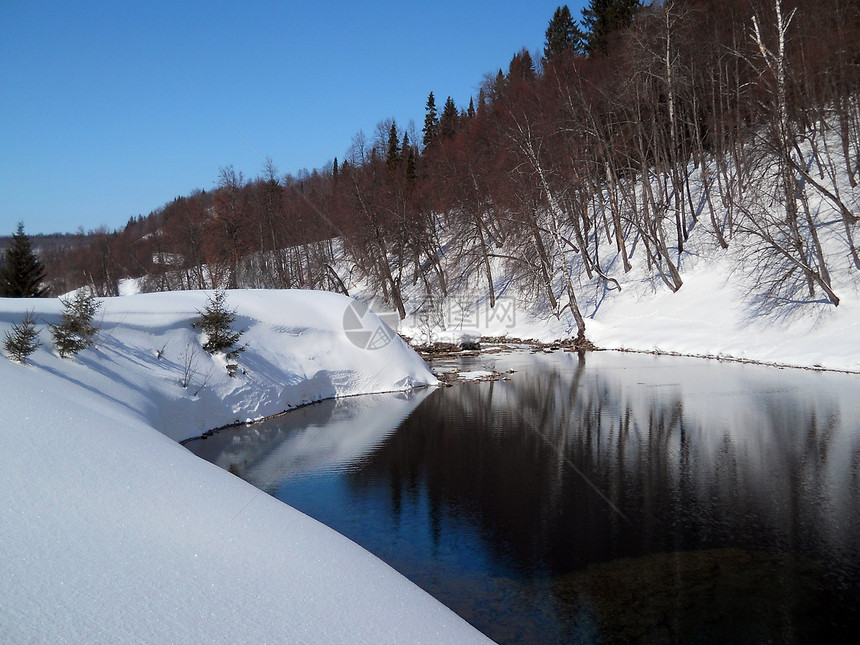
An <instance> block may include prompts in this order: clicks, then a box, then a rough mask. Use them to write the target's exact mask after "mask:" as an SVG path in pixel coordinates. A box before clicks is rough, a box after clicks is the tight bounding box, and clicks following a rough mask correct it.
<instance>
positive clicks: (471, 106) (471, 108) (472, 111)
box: [466, 98, 475, 119]
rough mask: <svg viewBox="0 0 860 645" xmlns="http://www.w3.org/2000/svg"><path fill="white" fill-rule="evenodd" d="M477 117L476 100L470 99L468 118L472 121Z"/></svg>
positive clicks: (467, 111)
mask: <svg viewBox="0 0 860 645" xmlns="http://www.w3.org/2000/svg"><path fill="white" fill-rule="evenodd" d="M473 116H475V99H473V98H469V109H468V110H466V118H468V119H471V118H472V117H473Z"/></svg>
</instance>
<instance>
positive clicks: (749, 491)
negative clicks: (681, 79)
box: [186, 351, 860, 643]
mask: <svg viewBox="0 0 860 645" xmlns="http://www.w3.org/2000/svg"><path fill="white" fill-rule="evenodd" d="M433 367H434V369H435V370H436V371H437V372H444V371H447V370H450V369H454V368H458V369H460V370H489V371H492V370H495V371H497V372H498V373H500V377H499V379H498V380H495V381H489V382H470V383H464V384H456V385H454V386H453V387H442V388H433V389H426V390H419V391H416V392H413V393H411V394H410V395H405V394H388V395H373V396H365V397H355V398H349V399H341V400H337V401H327V402H323V403H320V404H317V405H313V406H309V407H306V408H302V409H299V410H296V411H294V412H291V413H289V414H287V415H285V416H282V417H279V418H276V419H271V420H269V421H265V422H261V423H258V424H253V425H250V426H246V427H241V428H233V429H228V430H224V431H220V432H218V433H216V434H215V435H213V436H211V437H209V438H207V439H205V440H195V441H192V442H189V443H187V444H186V445H187V447H188V448H189V449H190V450H192V451H193V452H195V453H196V454H198V455H199V456H201V457H203V458H205V459H208V460H209V461H212V462H214V463H216V464H219V465H220V466H222V467H224V468H225V469H227V470H230V471H231V472H233V473H234V474H236V475H238V476H239V477H242V478H244V479H246V480H247V481H249V482H251V483H253V484H254V485H255V486H257V487H259V488H261V489H262V490H264V491H266V492H267V493H269V494H271V495H273V496H275V497H277V498H278V499H281V500H283V501H284V502H286V503H288V504H290V505H291V506H293V507H295V508H297V509H299V510H301V511H303V512H305V513H307V514H308V515H310V516H312V517H314V518H316V519H318V520H319V521H321V522H323V523H324V524H326V525H328V526H330V527H332V528H334V529H335V530H337V531H339V532H340V533H342V534H344V535H346V536H347V537H349V538H350V539H352V540H353V541H355V542H357V543H358V544H360V545H361V546H363V547H365V548H366V549H368V550H369V551H371V552H372V553H374V554H375V555H377V556H379V557H380V558H381V559H382V560H384V561H386V562H387V563H389V564H390V565H391V566H393V567H394V568H395V569H397V570H398V571H400V572H401V573H403V574H404V575H405V576H407V577H408V578H410V579H411V580H413V581H414V582H415V583H416V584H418V585H419V586H421V587H422V588H424V589H426V590H427V591H428V592H429V593H431V594H432V595H433V596H435V597H436V598H438V599H439V600H441V601H442V602H443V603H445V604H446V605H448V606H449V607H451V608H452V609H453V610H454V611H456V612H457V613H459V614H460V615H461V616H463V617H464V618H465V619H466V620H468V621H469V622H471V623H472V624H473V625H475V626H476V627H477V628H478V629H480V630H482V631H483V632H484V633H486V634H487V635H488V636H490V637H491V638H493V639H495V640H496V641H498V642H501V643H516V642H523V643H532V642H540V643H553V642H559V643H562V642H629V641H636V640H639V641H640V642H692V641H695V642H712V643H722V642H763V641H776V642H806V641H810V640H813V639H814V640H818V641H819V642H822V639H823V640H827V639H828V637H831V638H835V637H838V636H840V635H843V634H845V633H850V631H853V630H854V629H855V628H856V627H857V626H858V624H860V513H858V511H860V376H857V375H846V374H834V373H821V372H810V371H805V370H796V369H777V368H772V367H764V366H756V365H740V364H736V363H721V362H718V361H707V360H700V359H691V358H677V357H657V356H648V355H637V354H623V353H613V352H595V353H589V354H586V355H582V356H580V355H577V354H575V353H567V352H562V351H557V352H552V353H544V352H537V353H535V352H529V351H518V352H510V353H500V354H485V355H480V356H477V357H472V358H464V359H452V360H448V361H445V362H439V363H436V364H434V365H433ZM503 379H504V380H503Z"/></svg>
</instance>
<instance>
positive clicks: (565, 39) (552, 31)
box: [543, 5, 585, 60]
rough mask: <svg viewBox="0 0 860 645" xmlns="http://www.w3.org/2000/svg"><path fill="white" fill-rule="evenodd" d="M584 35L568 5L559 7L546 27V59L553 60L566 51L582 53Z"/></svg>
mask: <svg viewBox="0 0 860 645" xmlns="http://www.w3.org/2000/svg"><path fill="white" fill-rule="evenodd" d="M584 37H585V35H584V34H583V33H582V31H581V30H580V28H579V27H578V26H577V24H576V21H575V20H574V19H573V17H572V16H571V15H570V9H569V8H568V6H567V5H564V6H563V7H558V8H557V9H556V10H555V13H554V14H553V16H552V20H550V21H549V26H548V27H547V29H546V43H545V45H544V48H543V57H544V60H552V59H553V58H555V57H556V56H558V55H559V54H561V53H562V52H566V51H573V52H576V53H582V51H583V50H584V48H585V42H584Z"/></svg>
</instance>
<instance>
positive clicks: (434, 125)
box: [422, 92, 439, 148]
mask: <svg viewBox="0 0 860 645" xmlns="http://www.w3.org/2000/svg"><path fill="white" fill-rule="evenodd" d="M425 110H426V111H427V113H426V115H425V116H424V128H423V130H422V131H423V132H424V141H423V143H424V147H425V148H426V147H427V146H429V145H430V143H431V142H432V141H433V139H435V138H436V132H437V130H438V128H439V117H438V114H437V112H436V98H435V97H434V96H433V92H430V96H428V97H427V105H426V107H425Z"/></svg>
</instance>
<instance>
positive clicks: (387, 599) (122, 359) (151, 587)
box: [0, 291, 483, 643]
mask: <svg viewBox="0 0 860 645" xmlns="http://www.w3.org/2000/svg"><path fill="white" fill-rule="evenodd" d="M205 302H206V297H205V294H203V293H200V292H185V293H168V294H152V295H141V296H130V297H125V298H116V299H109V300H106V301H104V306H103V309H102V310H101V312H100V314H99V319H100V324H101V333H100V335H99V338H98V341H97V344H96V346H95V347H94V348H92V349H87V350H84V351H83V352H82V353H81V354H79V355H78V356H77V357H76V358H68V359H60V358H59V357H58V356H56V355H55V354H54V353H53V352H52V350H51V347H50V335H49V333H48V331H47V330H46V329H45V327H44V324H45V323H50V322H55V321H56V320H57V319H58V317H59V311H60V306H59V303H58V302H56V301H50V300H20V299H16V300H13V299H0V332H2V331H7V330H9V329H10V327H11V325H12V324H14V323H18V322H20V320H21V318H23V316H24V313H25V311H26V310H30V309H35V313H36V315H37V317H38V318H39V321H40V323H41V325H42V332H41V340H42V343H43V346H42V347H41V348H40V349H38V350H37V351H36V353H34V354H33V355H32V356H31V359H30V362H29V364H28V365H18V364H15V363H13V362H11V361H8V360H5V359H4V360H0V388H2V391H3V398H2V402H0V414H2V418H3V430H2V434H0V436H2V438H3V446H4V447H3V450H2V451H0V473H2V474H0V495H2V498H3V499H4V502H3V504H2V507H0V544H2V545H3V558H2V561H0V579H2V580H3V582H4V584H3V586H2V590H0V633H2V634H3V639H4V641H6V642H31V641H32V642H51V643H62V642H74V643H79V642H89V643H98V642H102V643H116V642H126V641H135V642H199V643H202V642H255V643H257V642H279V643H280V642H314V643H318V642H339V643H343V642H367V643H379V642H390V643H403V642H480V641H481V640H483V639H482V636H481V635H480V634H479V633H477V632H476V631H475V630H473V629H472V628H471V627H470V626H469V625H467V624H466V623H465V622H464V621H462V620H461V619H460V618H459V617H457V616H456V615H455V614H453V613H452V612H451V611H449V610H448V609H446V608H445V607H444V606H442V605H441V604H440V603H438V602H437V601H435V600H434V599H433V598H431V597H430V596H428V595H427V594H426V593H424V592H423V591H421V590H420V589H418V588H417V587H415V586H414V585H413V584H412V583H410V582H409V581H407V580H406V579H405V578H403V577H402V576H401V575H400V574H398V573H396V572H395V571H394V570H392V569H390V568H389V567H388V566H387V565H385V564H383V563H382V562H381V561H379V560H377V559H376V558H375V557H373V556H371V555H370V554H368V553H367V552H365V551H364V550H362V549H361V548H359V547H357V546H356V545H354V544H353V543H351V542H349V541H348V540H346V539H345V538H343V537H341V536H339V535H337V534H336V533H334V532H333V531H331V530H330V529H328V528H326V527H324V526H322V525H320V524H319V523H317V522H315V521H313V520H311V519H309V518H308V517H306V516H304V515H302V514H301V513H298V512H297V511H294V510H293V509H291V508H289V507H287V506H285V505H284V504H282V503H280V502H278V501H276V500H274V499H272V498H270V497H269V496H268V495H265V494H262V493H260V492H259V491H258V490H257V489H255V488H254V487H252V486H251V485H249V484H247V483H245V482H243V481H241V480H239V479H237V478H235V477H233V476H232V475H230V474H228V473H227V472H225V471H223V470H221V469H220V468H217V467H215V466H213V465H211V464H209V463H206V462H203V461H202V460H200V459H198V458H197V457H195V456H193V455H192V454H191V453H189V452H188V451H187V450H186V449H185V448H183V447H182V446H180V445H179V444H177V443H176V442H175V441H172V440H170V439H168V438H167V437H166V436H165V434H166V435H167V436H168V437H171V438H173V439H180V438H184V437H188V436H193V435H196V434H199V433H200V431H201V430H205V429H208V428H211V427H214V426H218V425H223V424H226V423H231V422H233V421H235V420H236V419H245V418H253V417H259V416H263V415H267V414H272V413H276V412H279V411H280V410H283V409H285V408H287V407H290V406H293V405H298V404H300V403H303V402H305V401H309V400H313V399H317V398H321V397H326V396H331V395H335V394H337V395H346V394H357V393H361V392H372V391H384V390H394V389H404V388H407V387H409V386H410V385H418V384H423V383H431V382H433V381H434V378H433V376H432V374H431V373H430V372H429V371H428V370H427V368H426V367H425V366H424V364H423V362H422V361H420V359H418V358H417V357H416V356H415V355H414V354H413V353H412V351H411V350H409V349H408V348H407V347H406V346H405V345H404V344H402V343H401V342H400V341H399V340H394V341H393V342H391V343H389V344H388V345H386V346H384V347H381V348H380V349H376V350H364V349H361V348H360V347H357V346H356V345H355V344H353V343H351V342H350V341H349V339H348V338H347V337H346V336H345V334H344V332H343V316H344V312H345V310H346V308H347V307H348V306H349V303H350V301H349V300H348V299H346V298H343V297H340V296H335V295H332V294H325V293H308V292H262V291H258V292H253V291H251V292H229V293H228V304H229V305H230V306H232V307H235V308H236V309H237V316H238V319H237V324H238V325H240V326H241V327H242V328H243V329H245V330H247V331H246V333H245V335H244V336H243V337H242V341H244V342H247V343H248V347H247V350H246V351H245V352H244V353H243V354H242V355H241V356H240V358H239V364H240V368H241V370H242V371H243V373H240V374H239V376H237V377H236V378H230V377H229V376H228V375H227V373H226V370H225V368H224V364H223V361H222V360H219V359H213V358H212V357H210V356H209V355H208V354H205V352H203V351H202V350H200V349H199V345H200V338H199V332H197V331H195V330H193V329H192V328H191V327H190V323H191V321H192V320H193V319H194V318H196V316H197V314H196V311H197V310H198V309H200V308H202V307H203V306H204V305H205ZM194 347H196V348H197V350H198V351H196V352H195V353H194V372H195V374H194V377H193V378H192V379H191V383H190V384H189V387H187V388H183V387H181V385H180V383H179V382H180V380H181V378H182V375H183V372H184V364H185V360H184V358H183V357H187V356H188V355H189V354H188V352H190V351H191V348H194ZM159 354H160V357H159ZM162 432H163V433H164V434H162Z"/></svg>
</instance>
